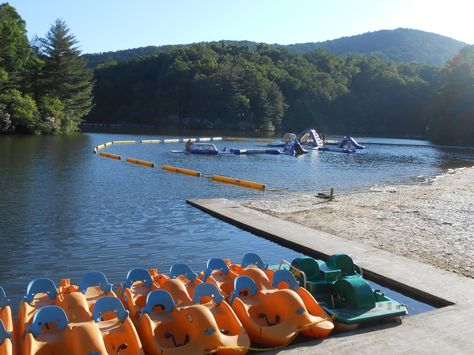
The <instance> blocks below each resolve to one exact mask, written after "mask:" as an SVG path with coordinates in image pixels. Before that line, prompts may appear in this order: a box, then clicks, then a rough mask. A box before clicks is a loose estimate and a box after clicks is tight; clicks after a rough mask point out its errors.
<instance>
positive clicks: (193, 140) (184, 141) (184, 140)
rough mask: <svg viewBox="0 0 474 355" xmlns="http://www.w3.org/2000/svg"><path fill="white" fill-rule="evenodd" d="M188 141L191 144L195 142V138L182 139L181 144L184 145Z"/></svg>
mask: <svg viewBox="0 0 474 355" xmlns="http://www.w3.org/2000/svg"><path fill="white" fill-rule="evenodd" d="M188 141H191V142H196V141H197V138H183V139H182V142H183V143H186V142H188Z"/></svg>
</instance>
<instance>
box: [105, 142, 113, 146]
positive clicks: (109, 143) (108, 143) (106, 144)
mask: <svg viewBox="0 0 474 355" xmlns="http://www.w3.org/2000/svg"><path fill="white" fill-rule="evenodd" d="M112 144H114V142H107V143H104V145H105V146H106V147H108V146H111V145H112Z"/></svg>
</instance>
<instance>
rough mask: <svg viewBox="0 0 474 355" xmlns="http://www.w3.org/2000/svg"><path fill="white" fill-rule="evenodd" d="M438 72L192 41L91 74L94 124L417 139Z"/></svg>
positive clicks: (356, 58)
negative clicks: (309, 129)
mask: <svg viewBox="0 0 474 355" xmlns="http://www.w3.org/2000/svg"><path fill="white" fill-rule="evenodd" d="M437 71H438V69H436V68H435V67H429V66H426V65H418V64H403V65H395V64H391V63H387V62H384V61H382V60H381V59H379V58H377V57H367V56H352V57H349V58H346V59H344V58H341V57H337V56H335V55H333V54H330V53H328V52H326V51H324V50H316V51H314V52H311V53H306V54H301V53H290V52H289V51H288V50H286V49H277V48H273V47H270V46H268V45H259V46H258V47H257V48H256V49H255V50H252V49H249V48H248V47H238V46H229V45H227V44H226V43H218V44H215V45H208V44H197V45H194V46H192V47H186V48H182V49H176V50H174V51H171V52H168V53H160V54H157V55H154V56H151V57H148V58H140V59H138V60H135V61H132V62H128V63H121V64H117V65H109V66H103V67H101V68H99V69H97V70H96V87H95V91H94V93H95V104H96V106H95V108H94V110H93V111H92V112H91V114H90V116H89V120H90V121H93V122H128V123H132V122H133V123H142V124H145V123H146V124H154V125H156V126H159V127H188V128H226V129H236V130H261V131H275V130H299V129H303V128H305V127H308V126H315V127H316V128H319V129H323V130H326V131H337V132H341V133H346V132H347V133H376V134H391V135H397V134H410V135H423V134H424V130H425V120H426V113H425V112H424V107H427V106H428V105H429V103H430V99H431V86H432V85H431V84H432V82H433V81H434V80H435V76H436V73H437Z"/></svg>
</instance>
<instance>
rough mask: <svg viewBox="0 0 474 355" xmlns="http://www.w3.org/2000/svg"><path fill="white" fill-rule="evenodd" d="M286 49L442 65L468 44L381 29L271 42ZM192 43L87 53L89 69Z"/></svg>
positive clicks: (415, 32)
mask: <svg viewBox="0 0 474 355" xmlns="http://www.w3.org/2000/svg"><path fill="white" fill-rule="evenodd" d="M223 42H225V43H227V44H232V45H239V46H248V47H251V48H255V47H256V46H257V45H258V43H256V42H251V41H223ZM271 45H272V46H275V47H279V48H287V49H288V50H289V51H292V52H303V53H305V52H311V51H313V50H315V49H317V48H323V49H325V50H327V51H328V52H331V53H334V54H337V55H342V56H347V55H351V54H373V55H377V56H379V57H381V58H383V59H386V60H391V61H394V62H396V63H409V62H418V63H425V64H431V65H437V66H438V65H442V64H443V63H445V62H446V61H447V60H449V59H451V58H452V57H453V56H454V55H455V54H456V53H458V52H459V51H460V50H461V48H463V47H464V46H466V43H464V42H461V41H457V40H455V39H452V38H449V37H446V36H442V35H439V34H436V33H431V32H425V31H420V30H412V29H407V28H397V29H395V30H380V31H375V32H367V33H364V34H360V35H356V36H350V37H341V38H338V39H334V40H329V41H324V42H308V43H297V44H290V45H280V44H271ZM185 46H189V45H167V46H159V47H157V46H148V47H140V48H134V49H126V50H120V51H115V52H103V53H96V54H84V55H83V57H84V58H85V59H86V60H87V62H88V66H89V67H90V68H95V67H97V66H98V65H100V64H104V63H107V62H124V61H129V60H131V59H134V58H136V57H141V56H149V55H153V54H156V53H158V52H167V51H170V50H172V49H174V48H180V47H185Z"/></svg>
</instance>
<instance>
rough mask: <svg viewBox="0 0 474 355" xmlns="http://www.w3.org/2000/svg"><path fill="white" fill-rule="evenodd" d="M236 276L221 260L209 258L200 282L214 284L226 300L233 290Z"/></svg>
mask: <svg viewBox="0 0 474 355" xmlns="http://www.w3.org/2000/svg"><path fill="white" fill-rule="evenodd" d="M238 276H239V275H238V274H237V273H236V272H234V271H233V270H231V269H230V268H229V266H228V265H227V263H226V262H225V261H224V260H223V259H220V258H210V259H209V260H208V261H207V266H206V270H204V273H203V274H202V281H203V282H211V283H213V284H215V285H216V286H217V288H218V289H219V292H220V293H221V294H222V295H223V296H224V297H226V298H228V297H229V295H230V293H231V292H232V290H233V287H234V286H233V285H234V280H235V279H236V278H237V277H238Z"/></svg>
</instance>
